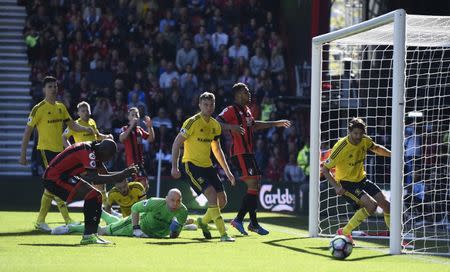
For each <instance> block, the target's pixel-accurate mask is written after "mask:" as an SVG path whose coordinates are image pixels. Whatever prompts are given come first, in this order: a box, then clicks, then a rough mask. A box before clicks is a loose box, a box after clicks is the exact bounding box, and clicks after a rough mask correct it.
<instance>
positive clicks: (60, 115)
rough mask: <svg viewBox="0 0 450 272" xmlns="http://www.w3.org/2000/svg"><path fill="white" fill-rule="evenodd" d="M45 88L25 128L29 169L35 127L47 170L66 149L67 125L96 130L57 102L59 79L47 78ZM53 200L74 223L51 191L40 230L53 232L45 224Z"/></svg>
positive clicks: (46, 197)
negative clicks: (72, 116)
mask: <svg viewBox="0 0 450 272" xmlns="http://www.w3.org/2000/svg"><path fill="white" fill-rule="evenodd" d="M43 85H44V87H43V89H44V94H45V98H44V100H42V101H41V102H40V103H38V104H37V105H36V106H34V107H33V109H32V110H31V113H30V116H29V117H28V122H27V126H26V127H25V132H24V134H23V138H22V149H21V153H20V159H19V163H20V164H22V165H27V163H28V162H27V157H26V155H27V147H28V143H29V141H30V137H31V134H32V133H33V130H34V127H36V128H37V131H38V135H39V140H38V146H37V150H38V152H39V153H40V154H41V156H39V157H38V159H40V164H41V166H42V167H43V168H44V169H45V168H47V166H48V164H49V163H50V161H51V160H52V159H53V158H54V157H56V155H58V154H59V153H60V152H61V151H63V149H64V148H63V143H62V139H61V133H62V131H63V123H65V124H66V125H68V126H69V127H70V128H71V129H73V130H75V131H84V132H86V133H91V134H93V133H94V130H93V129H92V128H91V127H84V126H80V125H79V124H77V123H75V122H74V121H73V120H72V118H71V117H70V115H69V113H68V112H67V109H66V107H65V106H64V104H62V103H60V102H57V101H56V93H57V91H58V84H57V80H56V78H54V77H51V76H47V77H45V78H44V81H43ZM52 199H55V201H56V203H57V206H58V209H59V210H60V212H61V214H62V216H63V218H64V221H65V222H66V224H68V223H73V220H72V219H71V218H70V217H69V212H68V210H67V206H66V204H65V203H64V201H62V200H61V199H60V198H58V197H55V196H54V195H53V194H51V193H50V192H49V191H47V190H44V194H43V195H42V199H41V208H40V209H39V215H38V218H37V221H36V224H35V227H36V229H40V230H43V231H51V229H50V227H49V226H48V225H47V224H46V223H45V217H46V216H47V213H48V210H49V209H50V206H51V202H52Z"/></svg>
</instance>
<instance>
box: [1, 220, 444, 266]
mask: <svg viewBox="0 0 450 272" xmlns="http://www.w3.org/2000/svg"><path fill="white" fill-rule="evenodd" d="M232 216H233V214H224V218H226V219H231V218H232ZM260 216H261V222H262V223H263V224H264V226H266V227H267V229H269V230H270V231H271V233H270V234H269V235H267V236H258V235H257V234H254V233H250V235H249V236H247V237H242V236H240V235H238V232H237V231H236V230H234V229H231V227H229V233H230V234H231V235H233V236H234V237H236V242H235V243H220V242H218V240H219V239H218V233H217V232H212V233H213V236H214V237H215V238H214V239H213V240H210V241H205V240H204V239H203V237H202V234H201V232H200V231H184V232H182V234H181V237H180V238H178V239H159V240H158V239H138V238H122V237H106V238H107V239H108V240H110V241H113V242H115V245H110V246H98V245H90V246H80V245H79V241H80V236H79V235H64V236H52V235H47V234H41V233H39V232H36V231H34V230H33V228H32V227H33V226H32V223H33V220H34V219H35V218H36V213H31V212H0V223H1V224H0V271H1V272H9V271H27V272H30V271H61V272H68V271H78V272H79V271H183V272H184V271H227V272H233V271H258V272H259V271H279V272H285V271H314V272H315V271H345V272H351V271H358V272H361V271H363V272H369V271H389V272H397V271H408V272H412V271H426V272H432V271H439V272H444V271H450V258H445V257H431V256H413V255H401V256H390V255H389V254H388V248H387V246H385V245H380V244H379V243H378V244H375V243H370V242H365V241H360V240H356V243H357V247H355V248H354V250H353V253H352V255H351V256H350V257H349V258H348V259H347V260H344V261H339V260H334V259H332V258H331V256H330V253H329V251H328V242H329V239H322V238H315V239H311V238H308V237H307V232H306V220H305V218H302V217H295V216H290V215H284V214H277V213H261V214H260ZM73 217H74V218H76V219H80V220H81V219H82V214H81V213H73ZM194 217H195V216H194ZM47 222H49V223H50V226H52V227H54V226H57V225H60V224H61V216H60V215H59V214H57V213H50V214H49V216H48V218H47ZM227 226H229V224H227Z"/></svg>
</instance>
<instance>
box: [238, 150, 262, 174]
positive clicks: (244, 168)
mask: <svg viewBox="0 0 450 272" xmlns="http://www.w3.org/2000/svg"><path fill="white" fill-rule="evenodd" d="M231 163H232V164H233V166H234V168H236V170H237V171H238V172H239V177H240V179H246V178H249V177H258V178H259V177H260V176H261V170H259V167H258V165H257V164H256V159H255V155H254V154H239V155H236V156H233V157H231Z"/></svg>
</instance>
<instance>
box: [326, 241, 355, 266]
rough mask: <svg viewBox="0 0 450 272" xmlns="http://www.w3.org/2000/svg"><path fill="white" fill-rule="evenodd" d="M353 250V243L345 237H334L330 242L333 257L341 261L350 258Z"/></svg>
mask: <svg viewBox="0 0 450 272" xmlns="http://www.w3.org/2000/svg"><path fill="white" fill-rule="evenodd" d="M352 250H353V245H352V241H350V239H349V238H347V237H346V236H344V235H337V236H334V238H333V239H331V241H330V252H331V255H332V256H333V257H334V258H336V259H339V260H343V259H345V258H347V257H348V256H350V254H351V253H352Z"/></svg>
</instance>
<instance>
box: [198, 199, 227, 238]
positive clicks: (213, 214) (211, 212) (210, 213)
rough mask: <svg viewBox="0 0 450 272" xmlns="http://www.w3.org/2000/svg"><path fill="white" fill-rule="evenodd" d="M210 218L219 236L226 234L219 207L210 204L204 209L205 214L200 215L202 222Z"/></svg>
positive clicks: (207, 221) (205, 222)
mask: <svg viewBox="0 0 450 272" xmlns="http://www.w3.org/2000/svg"><path fill="white" fill-rule="evenodd" d="M211 220H213V221H214V223H215V224H216V227H217V230H218V231H219V233H220V236H222V235H224V234H226V231H225V222H224V221H223V218H222V215H221V214H220V209H219V207H217V206H210V207H209V208H208V210H206V213H205V215H204V216H203V217H202V223H203V224H208V223H209V222H210V221H211Z"/></svg>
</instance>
